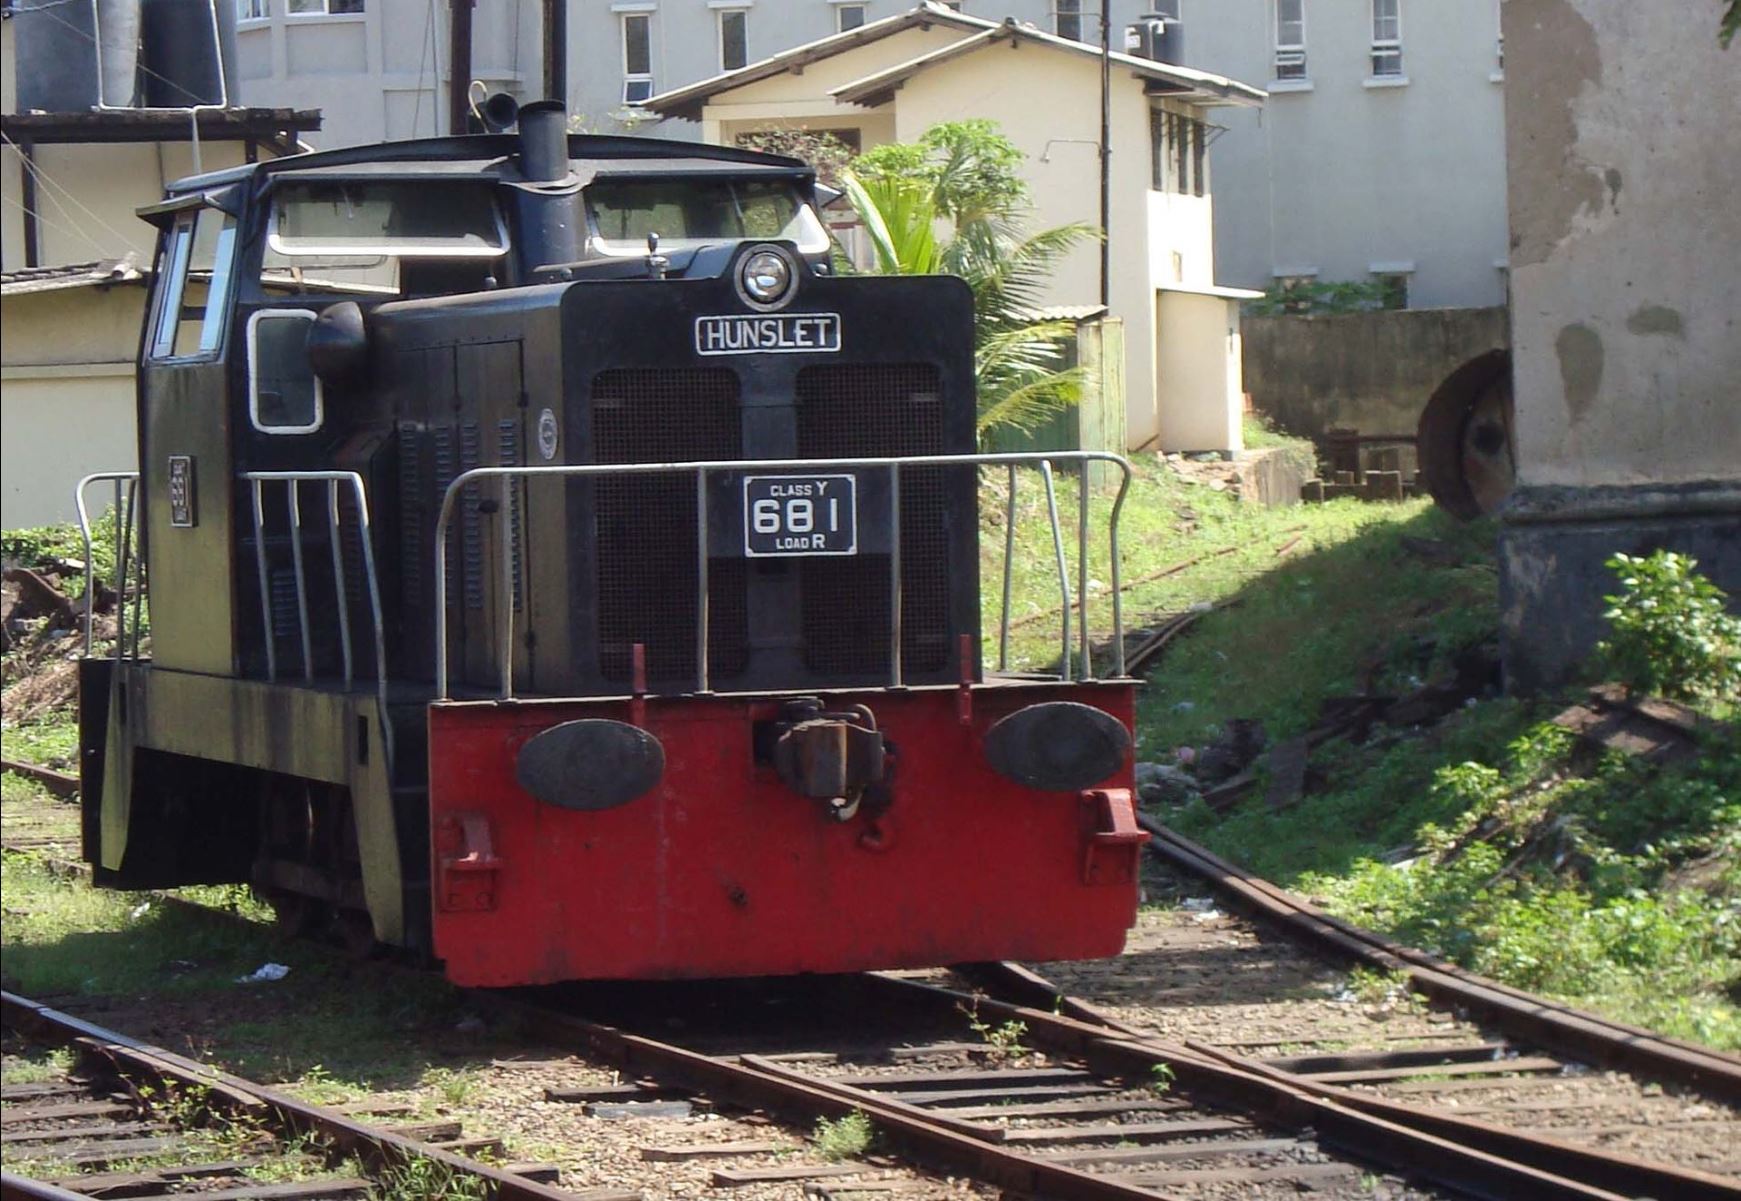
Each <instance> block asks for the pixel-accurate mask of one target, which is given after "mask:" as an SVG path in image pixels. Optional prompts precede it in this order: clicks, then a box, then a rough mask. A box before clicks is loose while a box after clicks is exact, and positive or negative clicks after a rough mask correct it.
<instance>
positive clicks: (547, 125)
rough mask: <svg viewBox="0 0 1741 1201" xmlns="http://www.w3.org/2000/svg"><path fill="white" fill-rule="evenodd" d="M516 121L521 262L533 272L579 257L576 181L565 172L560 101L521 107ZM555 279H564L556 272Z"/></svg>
mask: <svg viewBox="0 0 1741 1201" xmlns="http://www.w3.org/2000/svg"><path fill="white" fill-rule="evenodd" d="M518 116H519V119H520V182H519V185H518V187H517V189H516V191H517V192H518V197H517V199H516V202H515V203H516V207H517V209H518V211H519V226H520V242H521V246H522V250H523V256H522V261H523V262H524V263H525V265H526V269H527V270H528V271H530V272H536V271H537V270H538V269H539V268H541V267H560V266H561V265H562V264H565V263H573V262H575V260H577V259H578V258H580V250H581V232H580V231H581V229H582V228H583V224H582V217H581V207H580V181H579V180H577V179H575V178H574V177H573V175H572V174H571V173H570V171H569V169H568V111H567V109H565V108H564V107H563V104H562V102H561V101H560V100H539V101H535V102H534V103H532V104H527V105H522V106H521V108H520V110H519V113H518ZM545 278H546V279H549V278H551V277H549V276H546V277H545ZM555 278H564V276H563V274H562V273H560V272H559V273H558V274H557V275H556V276H555Z"/></svg>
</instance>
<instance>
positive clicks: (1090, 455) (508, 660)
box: [434, 450, 1131, 700]
mask: <svg viewBox="0 0 1741 1201" xmlns="http://www.w3.org/2000/svg"><path fill="white" fill-rule="evenodd" d="M1094 463H1111V464H1113V465H1115V466H1117V467H1118V468H1119V470H1120V472H1121V473H1122V474H1121V477H1120V480H1119V485H1118V492H1117V495H1116V496H1115V497H1114V498H1113V502H1112V511H1111V514H1110V516H1109V517H1108V520H1107V527H1108V528H1107V541H1108V546H1109V548H1110V551H1111V560H1112V565H1111V593H1112V624H1113V639H1112V657H1113V675H1114V676H1123V675H1124V643H1123V638H1122V637H1121V634H1122V631H1123V629H1124V612H1123V607H1122V601H1121V597H1120V590H1119V578H1118V575H1119V569H1118V558H1119V551H1118V519H1119V515H1120V513H1121V511H1122V510H1123V508H1124V499H1125V494H1126V493H1127V492H1129V490H1130V480H1131V466H1130V463H1129V461H1128V460H1126V459H1125V458H1123V457H1122V456H1120V455H1115V454H1112V453H1110V452H1107V451H1097V450H1068V451H1044V452H1033V453H1020V454H966V455H908V456H901V457H883V458H862V459H718V460H705V461H700V462H692V463H576V464H553V465H550V466H544V467H514V466H502V467H474V468H472V469H471V470H469V471H464V472H461V473H460V474H459V475H457V476H455V477H454V479H453V481H452V482H451V483H449V484H448V486H447V491H446V492H445V493H444V494H443V496H442V499H441V510H440V514H439V515H438V517H437V518H436V523H435V589H434V593H435V599H434V606H435V623H434V625H435V683H436V696H437V698H438V699H440V700H446V699H448V696H449V689H448V661H447V660H448V653H447V568H448V564H447V543H448V527H449V524H450V520H451V518H452V516H453V510H454V506H455V502H456V499H457V498H458V497H459V496H460V495H461V494H462V493H463V492H464V490H465V489H466V488H467V487H468V486H470V485H472V484H476V483H480V482H481V481H483V480H488V479H494V480H499V481H500V484H501V490H502V491H501V500H500V503H499V504H497V505H496V506H495V507H494V509H493V512H494V514H495V515H496V516H497V519H498V520H499V521H500V522H501V526H500V527H499V528H500V529H502V530H504V531H506V537H504V538H498V539H497V542H498V545H501V544H503V543H506V544H507V545H506V547H505V549H504V550H503V553H502V554H501V556H500V557H501V564H502V567H501V570H502V575H503V588H504V593H503V594H504V596H506V597H511V596H512V595H513V592H514V584H515V575H514V570H515V569H514V564H515V561H516V559H517V557H518V556H517V555H516V554H515V550H516V545H517V543H516V539H517V537H518V534H517V533H516V532H515V530H514V522H513V521H512V519H511V515H512V514H513V512H514V504H513V491H512V490H513V486H514V482H515V481H516V480H522V479H536V478H543V477H570V478H592V477H600V476H629V475H681V474H692V475H693V476H694V477H695V504H696V585H695V586H696V616H697V620H696V634H695V636H696V681H695V684H696V691H697V692H702V693H705V692H709V691H711V688H710V681H709V677H708V661H707V660H708V654H707V633H708V630H707V626H708V596H707V583H708V581H707V572H708V568H707V561H708V549H709V547H708V502H707V480H708V477H709V476H710V475H712V474H715V473H719V472H750V471H755V472H765V471H804V472H811V471H830V470H835V469H843V468H845V469H855V470H857V471H876V470H882V471H886V472H888V480H889V497H890V502H889V505H890V523H889V525H890V543H889V545H890V551H889V605H890V621H889V652H890V653H889V662H890V667H889V677H890V678H889V685H890V686H891V687H895V688H899V687H902V663H901V583H902V579H901V538H900V534H901V489H900V484H901V470H902V469H903V468H908V467H912V468H921V467H998V466H1001V467H1004V468H1006V469H1007V471H1008V481H1009V483H1008V491H1007V499H1006V501H1005V514H1004V517H1005V540H1004V563H1003V604H1002V612H1001V615H1000V619H999V632H998V668H999V670H1004V669H1007V667H1008V665H1009V627H1010V592H1011V587H1012V571H1013V565H1014V558H1015V533H1014V528H1015V504H1016V478H1017V477H1016V468H1018V467H1022V466H1037V467H1038V468H1039V469H1040V478H1041V481H1042V483H1043V485H1044V487H1045V490H1046V512H1047V517H1048V520H1049V521H1050V523H1051V534H1052V555H1053V561H1054V563H1055V565H1056V567H1057V573H1058V589H1059V595H1060V598H1061V600H1062V609H1061V612H1062V617H1061V619H1060V620H1061V623H1062V628H1061V630H1060V632H1059V678H1060V679H1062V680H1064V681H1068V680H1070V678H1071V662H1070V661H1071V633H1070V626H1071V618H1072V612H1071V611H1072V609H1074V610H1076V620H1077V627H1078V638H1079V641H1080V646H1079V648H1078V651H1079V653H1080V656H1081V664H1082V674H1081V678H1082V679H1084V680H1091V679H1095V678H1096V677H1095V675H1094V663H1093V652H1092V650H1091V648H1090V646H1089V635H1088V536H1089V525H1090V521H1089V513H1088V502H1089V496H1090V493H1091V491H1092V489H1091V488H1090V486H1089V467H1090V466H1091V465H1092V464H1094ZM1054 464H1070V465H1074V467H1075V469H1076V474H1077V480H1078V487H1079V495H1078V509H1079V516H1078V521H1077V546H1076V551H1077V554H1076V560H1077V588H1076V595H1077V600H1076V601H1073V600H1072V598H1071V589H1070V571H1069V565H1068V562H1067V560H1066V558H1065V554H1064V533H1063V527H1062V525H1061V524H1060V520H1059V514H1058V494H1057V486H1056V472H1055V471H1054ZM479 511H480V512H482V511H484V510H483V507H482V506H480V507H479ZM497 608H498V610H499V611H500V614H501V616H500V619H499V623H500V627H501V629H500V645H501V664H500V694H501V699H503V700H509V699H512V697H513V696H514V652H513V646H514V606H513V604H512V603H504V604H501V605H498V606H497Z"/></svg>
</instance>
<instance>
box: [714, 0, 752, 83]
mask: <svg viewBox="0 0 1741 1201" xmlns="http://www.w3.org/2000/svg"><path fill="white" fill-rule="evenodd" d="M749 61H750V13H749V10H748V9H745V8H722V9H720V10H719V69H720V70H721V71H735V70H737V69H738V68H739V67H741V66H743V65H744V64H745V63H747V62H749Z"/></svg>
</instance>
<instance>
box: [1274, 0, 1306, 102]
mask: <svg viewBox="0 0 1741 1201" xmlns="http://www.w3.org/2000/svg"><path fill="white" fill-rule="evenodd" d="M1292 2H1293V3H1296V4H1298V5H1299V11H1300V19H1299V20H1298V21H1297V22H1292V21H1290V22H1289V24H1297V25H1298V26H1299V27H1300V28H1299V34H1298V36H1297V37H1296V39H1295V40H1293V41H1285V40H1283V37H1282V20H1283V18H1282V9H1283V5H1286V4H1288V3H1290V0H1276V8H1275V25H1274V34H1275V57H1274V60H1273V61H1272V63H1271V72H1272V74H1273V75H1274V77H1275V78H1276V79H1277V80H1278V81H1281V82H1284V83H1295V82H1301V83H1303V82H1305V81H1307V80H1309V79H1310V78H1311V75H1310V74H1309V73H1308V71H1307V62H1306V0H1292ZM1284 69H1286V70H1290V71H1293V72H1294V73H1293V74H1283V71H1284Z"/></svg>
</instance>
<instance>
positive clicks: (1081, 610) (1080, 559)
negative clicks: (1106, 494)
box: [1076, 459, 1094, 680]
mask: <svg viewBox="0 0 1741 1201" xmlns="http://www.w3.org/2000/svg"><path fill="white" fill-rule="evenodd" d="M1076 468H1077V488H1078V490H1079V492H1080V495H1079V496H1078V497H1077V501H1078V502H1079V503H1078V504H1077V507H1076V628H1077V629H1078V630H1079V631H1080V632H1081V638H1082V677H1081V678H1082V679H1084V680H1092V679H1093V678H1094V651H1093V647H1092V644H1091V643H1090V641H1089V637H1088V460H1087V459H1083V460H1081V461H1080V462H1079V463H1077V464H1076Z"/></svg>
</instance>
